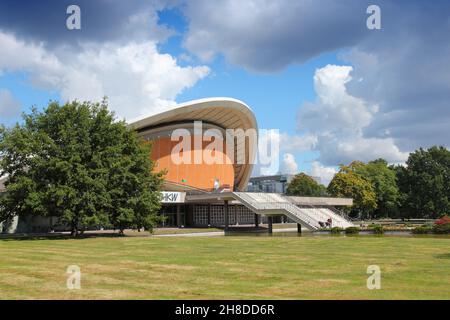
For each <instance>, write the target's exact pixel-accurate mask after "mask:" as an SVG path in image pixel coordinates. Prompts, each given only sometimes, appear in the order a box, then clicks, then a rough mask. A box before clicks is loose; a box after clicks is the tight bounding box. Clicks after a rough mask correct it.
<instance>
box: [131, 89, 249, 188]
mask: <svg viewBox="0 0 450 320" xmlns="http://www.w3.org/2000/svg"><path fill="white" fill-rule="evenodd" d="M196 120H197V121H204V122H209V123H212V124H215V125H217V126H219V127H221V128H223V129H243V130H244V131H246V130H248V129H255V130H258V125H257V122H256V118H255V115H254V114H253V112H252V110H251V109H250V107H249V106H247V105H246V104H245V103H244V102H242V101H239V100H237V99H233V98H224V97H218V98H206V99H199V100H194V101H189V102H185V103H182V104H179V105H177V106H176V107H175V108H173V109H171V110H169V111H165V112H162V113H159V114H156V115H153V116H150V117H147V118H143V119H140V120H137V121H134V122H132V123H130V124H129V126H130V127H131V128H133V129H135V130H138V131H141V132H145V131H146V129H147V128H148V129H149V130H150V129H152V128H155V127H157V126H160V125H164V124H169V123H174V122H183V121H196ZM244 140H245V139H244ZM254 143H255V145H253V146H252V147H253V148H254V149H253V150H254V151H255V152H256V150H257V145H256V144H257V141H255V142H254ZM241 144H242V143H241ZM244 144H245V142H244ZM236 147H237V151H238V152H239V151H240V150H242V148H245V154H246V155H247V157H248V160H249V162H250V163H246V164H242V165H240V164H235V188H237V189H238V190H244V189H245V188H246V187H247V184H248V180H249V179H250V175H251V171H252V168H253V165H252V163H254V159H253V158H254V155H255V154H252V155H249V153H250V152H249V146H248V145H239V144H238V145H237V146H236ZM251 157H253V158H251Z"/></svg>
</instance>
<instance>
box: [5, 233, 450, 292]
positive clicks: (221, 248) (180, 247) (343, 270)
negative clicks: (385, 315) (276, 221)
mask: <svg viewBox="0 0 450 320" xmlns="http://www.w3.org/2000/svg"><path fill="white" fill-rule="evenodd" d="M73 264H75V265H78V266H80V268H81V272H82V279H81V286H82V288H81V290H68V289H67V288H66V277H67V275H66V273H65V272H66V268H67V266H68V265H73ZM369 265H378V266H380V268H381V271H382V280H381V281H382V282H381V285H382V289H381V290H374V291H370V290H368V289H367V287H366V279H367V277H368V275H367V274H366V271H367V266H369ZM0 298H1V299H35V298H38V299H54V298H60V299H206V298H207V299H407V298H411V299H450V238H432V237H417V238H416V237H387V236H386V237H372V236H359V237H358V236H357V237H344V236H337V237H333V236H304V237H254V236H243V237H242V236H240V237H238V236H236V237H234V236H230V237H214V238H206V237H191V238H184V237H183V238H157V237H123V238H120V237H113V238H105V237H101V238H88V239H79V240H0Z"/></svg>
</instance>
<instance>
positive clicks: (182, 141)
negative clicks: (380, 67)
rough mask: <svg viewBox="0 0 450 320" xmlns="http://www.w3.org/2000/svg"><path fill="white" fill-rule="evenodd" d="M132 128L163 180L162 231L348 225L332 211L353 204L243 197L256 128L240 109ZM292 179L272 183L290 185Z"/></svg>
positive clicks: (181, 112)
mask: <svg viewBox="0 0 450 320" xmlns="http://www.w3.org/2000/svg"><path fill="white" fill-rule="evenodd" d="M129 127H130V128H132V129H133V130H136V132H137V133H138V136H140V137H142V138H143V139H144V140H146V141H151V142H152V154H151V157H152V159H153V160H154V161H155V168H154V170H155V171H157V172H160V171H164V172H165V176H164V184H163V192H162V203H163V206H162V209H161V212H160V214H161V215H163V216H164V217H165V218H166V219H165V221H164V223H163V226H178V227H182V226H198V227H202V226H219V227H224V228H225V229H228V228H229V227H230V226H233V225H240V226H242V225H259V223H260V222H261V221H262V220H263V221H265V222H267V223H268V224H269V231H270V232H271V230H272V223H273V221H274V218H277V217H278V218H279V217H287V218H288V219H289V220H290V221H292V222H296V223H297V224H298V226H299V227H300V228H299V229H300V230H301V226H303V227H306V228H307V229H310V230H317V229H319V228H320V226H321V224H322V222H325V221H327V220H328V219H330V218H331V219H333V222H334V223H333V224H334V225H336V226H341V227H348V226H351V225H352V224H351V223H350V222H349V221H347V220H346V219H345V218H343V217H342V216H340V215H339V214H338V212H337V211H336V210H335V209H334V207H335V206H350V205H352V199H335V198H302V197H287V196H284V195H282V193H284V189H283V188H284V187H281V189H280V188H278V186H277V185H275V187H274V188H273V189H270V190H269V189H268V190H256V191H258V192H245V190H246V189H247V186H248V183H249V180H250V175H251V172H252V169H253V164H254V162H255V157H256V151H257V143H258V131H257V130H258V126H257V122H256V118H255V116H254V114H253V112H252V110H251V109H250V108H249V107H248V106H247V105H246V104H245V103H243V102H242V101H239V100H236V99H231V98H208V99H201V100H196V101H191V102H188V103H184V104H181V105H178V106H177V107H175V108H173V109H171V110H169V111H166V112H162V113H159V114H156V115H153V116H150V117H145V118H141V119H138V120H136V121H133V122H131V123H129ZM290 178H291V177H289V176H279V177H278V178H276V179H277V180H276V179H275V178H274V179H272V180H273V181H275V182H279V183H287V182H288V181H289V179H290ZM0 188H1V181H0ZM267 192H269V193H267ZM44 220H45V221H44ZM44 220H42V219H40V218H39V217H32V218H30V219H29V220H26V221H25V220H23V221H17V219H16V221H14V222H13V223H12V225H10V226H9V227H8V228H7V232H36V231H39V232H42V231H45V230H48V229H54V226H53V225H52V224H53V221H52V220H51V219H44ZM3 229H5V228H3ZM3 231H5V230H3Z"/></svg>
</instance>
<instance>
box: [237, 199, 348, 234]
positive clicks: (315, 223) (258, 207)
mask: <svg viewBox="0 0 450 320" xmlns="http://www.w3.org/2000/svg"><path fill="white" fill-rule="evenodd" d="M233 194H234V195H235V198H236V200H238V201H239V202H241V203H242V204H243V205H244V206H246V207H247V208H249V209H250V210H252V211H253V212H255V213H256V214H263V215H281V214H283V215H285V216H287V217H288V218H289V219H291V220H292V221H295V222H296V223H299V224H301V225H302V226H304V227H305V228H307V229H309V230H312V231H315V230H318V229H320V228H321V226H320V223H319V222H326V221H327V220H328V219H329V218H331V219H332V226H333V227H340V228H348V227H351V226H353V224H352V223H351V222H349V221H348V220H346V219H345V218H344V217H342V216H340V215H339V214H337V213H335V212H333V211H332V210H330V209H328V208H318V207H309V208H301V207H298V206H297V205H295V204H294V203H292V202H291V201H290V200H289V199H288V198H286V197H284V196H283V195H281V194H278V193H249V192H233Z"/></svg>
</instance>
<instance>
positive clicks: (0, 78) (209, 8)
mask: <svg viewBox="0 0 450 320" xmlns="http://www.w3.org/2000/svg"><path fill="white" fill-rule="evenodd" d="M71 4H77V5H78V6H79V7H80V8H81V30H68V29H67V27H66V19H67V18H68V16H69V15H68V14H67V13H66V9H67V7H68V6H69V5H71ZM371 4H375V5H378V6H379V7H380V9H381V29H380V30H369V29H368V28H367V25H366V20H367V18H368V17H369V14H367V12H366V10H367V8H368V6H369V5H371ZM449 35H450V1H439V0H434V1H421V0H417V1H414V0H408V1H406V0H404V1H402V0H396V1H376V0H373V1H365V0H345V1H342V0H321V1H317V0H298V1H291V0H279V1H269V0H253V1H240V0H217V1H209V0H191V1H182V0H166V1H163V0H161V1H143V0H142V1H140V0H136V1H120V0H96V1H92V0H85V1H79V0H71V1H66V0H60V1H31V0H29V1H26V0H24V1H20V3H19V2H17V1H12V0H0V123H2V124H5V125H11V124H13V123H15V122H16V121H18V120H19V119H20V113H21V112H23V111H25V112H26V111H27V110H29V109H30V107H31V106H32V105H35V106H37V107H38V108H42V107H44V106H45V105H46V104H47V103H48V101H49V100H60V101H61V102H65V101H67V100H70V99H75V98H76V99H79V100H99V99H101V98H102V97H103V96H105V95H106V96H108V97H109V101H110V106H111V108H112V109H113V110H114V111H115V112H116V114H117V115H118V116H119V117H120V118H125V119H133V118H136V117H139V116H144V115H150V114H152V113H155V112H158V111H162V110H166V109H168V108H171V107H173V106H174V105H175V104H176V103H180V102H184V101H188V100H192V99H197V98H203V97H210V96H230V97H234V98H237V99H241V100H243V101H244V102H246V103H247V104H248V105H250V106H251V107H252V109H253V110H254V112H255V114H256V116H257V119H258V123H259V126H260V127H261V128H264V129H279V130H280V132H279V134H278V135H277V136H276V138H277V139H278V140H279V141H280V146H281V150H280V169H279V170H280V171H282V172H285V173H294V172H298V171H306V172H307V173H310V174H313V175H316V176H320V177H322V179H323V182H324V183H327V182H328V181H329V179H330V178H331V177H332V175H333V174H334V172H335V171H336V167H337V165H339V164H341V163H348V162H350V161H352V160H355V159H358V160H362V161H369V160H372V159H375V158H379V157H383V158H385V159H386V160H388V161H389V162H391V163H401V162H403V161H404V160H405V159H406V157H407V154H408V152H410V151H412V150H414V149H415V148H418V147H428V146H431V145H434V144H440V145H444V146H447V147H448V146H449V145H450V143H449V137H450V125H449V124H450V105H449V104H450V37H449ZM265 173H270V172H265ZM255 174H259V172H255Z"/></svg>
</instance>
